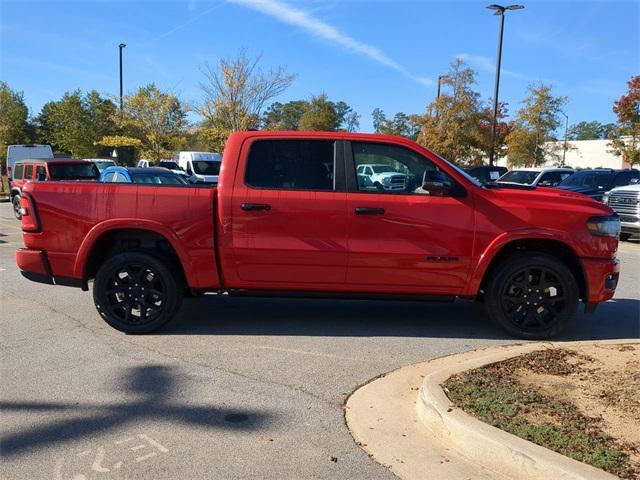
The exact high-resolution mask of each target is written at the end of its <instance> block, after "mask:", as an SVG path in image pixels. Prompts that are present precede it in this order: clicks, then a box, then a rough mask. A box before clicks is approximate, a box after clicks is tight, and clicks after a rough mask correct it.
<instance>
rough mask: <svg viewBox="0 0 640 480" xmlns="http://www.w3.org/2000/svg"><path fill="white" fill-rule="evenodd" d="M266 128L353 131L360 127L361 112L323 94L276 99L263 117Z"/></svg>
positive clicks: (263, 124)
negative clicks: (281, 100) (308, 97)
mask: <svg viewBox="0 0 640 480" xmlns="http://www.w3.org/2000/svg"><path fill="white" fill-rule="evenodd" d="M262 126H263V128H264V129H266V130H325V131H336V130H346V131H348V132H353V131H355V130H357V129H358V127H359V126H360V115H359V114H358V113H356V112H355V111H354V110H353V108H351V107H350V106H349V105H347V103H346V102H343V101H338V102H333V101H331V100H329V99H328V98H327V95H326V94H321V95H318V96H317V97H312V98H311V100H293V101H291V102H287V103H285V104H282V103H280V102H275V103H273V104H271V105H270V106H269V108H267V110H266V111H265V114H264V116H263V118H262Z"/></svg>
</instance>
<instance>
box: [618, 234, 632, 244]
mask: <svg viewBox="0 0 640 480" xmlns="http://www.w3.org/2000/svg"><path fill="white" fill-rule="evenodd" d="M630 238H631V234H630V233H621V234H620V241H621V242H626V241H627V240H629V239H630Z"/></svg>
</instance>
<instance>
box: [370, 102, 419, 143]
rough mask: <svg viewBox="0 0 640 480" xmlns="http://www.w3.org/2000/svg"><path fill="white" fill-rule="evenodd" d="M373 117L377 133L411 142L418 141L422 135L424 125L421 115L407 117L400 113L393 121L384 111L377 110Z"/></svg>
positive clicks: (372, 114)
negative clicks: (406, 139)
mask: <svg viewBox="0 0 640 480" xmlns="http://www.w3.org/2000/svg"><path fill="white" fill-rule="evenodd" d="M371 117H372V118H373V129H374V131H375V133H382V134H385V135H399V136H401V137H406V138H410V139H411V140H416V139H417V138H418V134H419V133H420V128H421V123H422V117H421V116H420V115H407V114H406V113H403V112H398V113H396V114H395V115H394V116H393V118H392V119H388V118H387V116H386V115H385V114H384V112H383V111H382V110H380V109H379V108H376V109H375V110H374V111H373V112H372V113H371Z"/></svg>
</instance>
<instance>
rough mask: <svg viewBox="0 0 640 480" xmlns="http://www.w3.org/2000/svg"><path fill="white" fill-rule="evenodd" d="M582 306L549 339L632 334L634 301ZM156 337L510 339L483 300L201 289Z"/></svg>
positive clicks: (636, 316) (638, 306)
mask: <svg viewBox="0 0 640 480" xmlns="http://www.w3.org/2000/svg"><path fill="white" fill-rule="evenodd" d="M583 309H584V307H583V306H582V304H581V305H580V306H579V308H578V311H579V313H578V315H577V318H576V319H575V320H574V321H573V322H572V324H571V325H570V326H569V329H568V330H567V332H566V333H565V334H564V335H563V336H561V337H558V338H555V340H592V339H615V338H636V337H638V336H640V300H635V299H615V300H613V301H609V302H606V303H604V304H601V305H600V306H599V307H598V309H597V311H596V313H594V314H591V315H585V314H583V313H582V311H583ZM156 334H157V335H293V336H336V337H376V336H380V337H385V336H390V337H431V338H482V339H512V338H513V337H510V336H509V335H508V334H506V333H504V332H503V331H502V329H501V328H500V327H498V326H497V325H494V324H493V323H492V322H491V321H489V319H488V318H487V316H486V314H485V313H484V309H483V307H482V305H480V304H478V303H475V302H471V301H464V300H457V301H455V302H454V303H433V302H406V301H373V300H301V299H275V298H239V297H229V296H219V295H205V296H203V297H201V298H198V299H188V300H185V302H184V304H183V307H182V309H181V311H180V312H179V313H178V315H177V317H176V318H175V319H174V320H173V321H172V322H171V323H170V324H169V325H167V326H166V327H165V328H164V329H162V330H161V331H159V332H157V333H156Z"/></svg>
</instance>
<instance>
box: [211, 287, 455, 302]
mask: <svg viewBox="0 0 640 480" xmlns="http://www.w3.org/2000/svg"><path fill="white" fill-rule="evenodd" d="M219 293H221V294H223V295H224V294H227V295H229V296H233V297H267V298H307V299H334V300H394V301H409V302H453V301H454V300H455V299H456V296H455V295H423V294H397V293H362V292H313V291H311V292H303V291H279V290H241V289H238V290H223V291H221V292H219Z"/></svg>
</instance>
